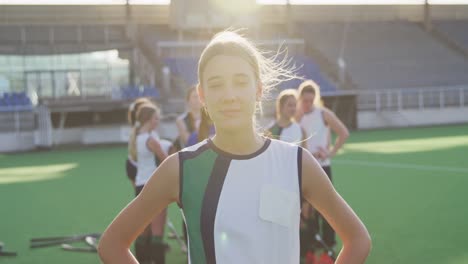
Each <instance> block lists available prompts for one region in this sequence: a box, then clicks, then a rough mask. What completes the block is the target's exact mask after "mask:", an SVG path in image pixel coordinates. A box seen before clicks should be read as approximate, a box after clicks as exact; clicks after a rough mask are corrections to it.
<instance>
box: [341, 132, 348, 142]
mask: <svg viewBox="0 0 468 264" xmlns="http://www.w3.org/2000/svg"><path fill="white" fill-rule="evenodd" d="M341 137H342V138H343V141H345V140H346V139H348V138H349V130H348V129H345V131H343V134H342V135H341Z"/></svg>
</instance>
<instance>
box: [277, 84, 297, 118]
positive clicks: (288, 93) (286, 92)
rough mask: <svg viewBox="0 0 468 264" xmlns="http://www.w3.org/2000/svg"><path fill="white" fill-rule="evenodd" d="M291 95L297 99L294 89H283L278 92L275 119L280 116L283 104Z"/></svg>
mask: <svg viewBox="0 0 468 264" xmlns="http://www.w3.org/2000/svg"><path fill="white" fill-rule="evenodd" d="M291 97H292V98H294V99H296V100H297V91H296V89H285V90H283V91H281V92H280V93H279V95H278V98H276V118H277V119H279V118H280V117H281V110H283V107H284V104H285V103H286V101H288V99H289V98H291Z"/></svg>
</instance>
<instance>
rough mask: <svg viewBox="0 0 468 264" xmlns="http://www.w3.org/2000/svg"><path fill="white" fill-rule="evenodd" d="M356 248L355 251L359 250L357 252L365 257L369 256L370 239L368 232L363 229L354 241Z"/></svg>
mask: <svg viewBox="0 0 468 264" xmlns="http://www.w3.org/2000/svg"><path fill="white" fill-rule="evenodd" d="M355 245H356V249H355V252H356V253H357V252H359V254H360V255H361V256H362V257H363V258H364V259H365V258H367V256H369V254H370V252H371V250H372V239H371V236H370V235H369V232H368V231H367V230H365V232H363V234H362V235H361V236H359V238H358V239H357V240H356V242H355Z"/></svg>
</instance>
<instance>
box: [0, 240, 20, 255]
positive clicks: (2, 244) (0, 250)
mask: <svg viewBox="0 0 468 264" xmlns="http://www.w3.org/2000/svg"><path fill="white" fill-rule="evenodd" d="M4 246H5V244H4V243H3V242H1V241H0V257H16V256H17V255H18V254H17V253H16V252H11V251H3V247H4Z"/></svg>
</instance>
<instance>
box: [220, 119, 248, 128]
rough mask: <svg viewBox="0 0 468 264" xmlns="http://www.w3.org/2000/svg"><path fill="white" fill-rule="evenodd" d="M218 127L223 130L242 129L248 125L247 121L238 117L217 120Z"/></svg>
mask: <svg viewBox="0 0 468 264" xmlns="http://www.w3.org/2000/svg"><path fill="white" fill-rule="evenodd" d="M218 127H219V128H221V129H223V130H243V129H247V128H248V127H249V122H248V121H245V120H239V119H231V120H222V121H220V122H218Z"/></svg>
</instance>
